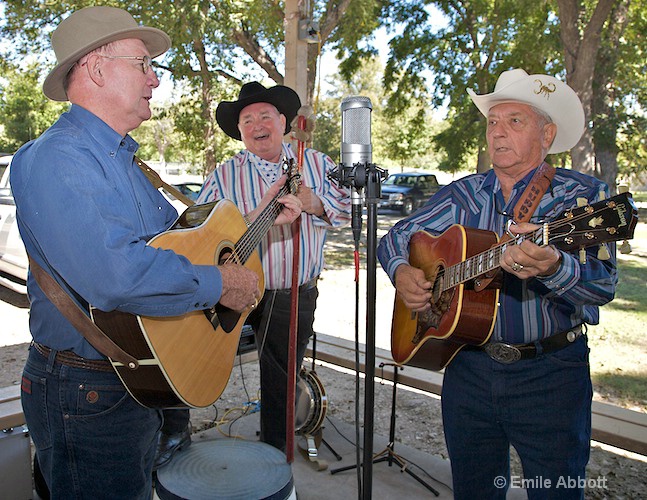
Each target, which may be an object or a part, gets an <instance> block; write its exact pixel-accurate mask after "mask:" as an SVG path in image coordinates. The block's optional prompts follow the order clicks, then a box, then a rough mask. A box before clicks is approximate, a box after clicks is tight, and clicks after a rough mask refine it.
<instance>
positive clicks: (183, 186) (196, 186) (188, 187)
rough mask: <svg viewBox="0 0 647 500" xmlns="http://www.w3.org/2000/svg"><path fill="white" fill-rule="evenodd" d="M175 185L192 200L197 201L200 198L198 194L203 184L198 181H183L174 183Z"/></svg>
mask: <svg viewBox="0 0 647 500" xmlns="http://www.w3.org/2000/svg"><path fill="white" fill-rule="evenodd" d="M173 187H174V188H176V189H177V190H178V191H180V193H182V194H183V195H185V196H188V197H189V198H190V199H191V200H193V201H195V200H197V199H198V194H200V190H201V189H202V184H200V183H198V182H181V183H180V184H173Z"/></svg>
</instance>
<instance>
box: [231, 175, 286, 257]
mask: <svg viewBox="0 0 647 500" xmlns="http://www.w3.org/2000/svg"><path fill="white" fill-rule="evenodd" d="M288 193H289V190H288V189H287V187H285V186H284V187H283V188H282V189H281V191H279V194H278V195H277V196H276V197H275V198H274V199H273V200H272V201H271V202H270V203H269V204H268V205H267V206H266V207H265V208H264V209H263V211H262V212H261V214H260V215H259V216H258V218H257V219H256V220H255V221H254V222H252V224H251V225H250V226H249V228H248V229H247V231H245V234H243V235H242V236H241V238H240V240H238V243H236V255H237V256H238V258H239V259H240V262H241V263H242V264H244V263H245V262H247V259H249V257H250V256H251V255H252V253H254V250H256V248H257V247H258V245H259V243H260V242H261V240H262V239H263V236H265V235H266V234H267V232H268V231H269V230H270V228H271V227H272V225H273V224H274V221H275V220H276V218H277V217H278V215H279V213H280V212H281V208H282V205H281V204H280V203H279V202H278V201H276V200H277V199H278V198H280V197H281V196H285V195H286V194H288Z"/></svg>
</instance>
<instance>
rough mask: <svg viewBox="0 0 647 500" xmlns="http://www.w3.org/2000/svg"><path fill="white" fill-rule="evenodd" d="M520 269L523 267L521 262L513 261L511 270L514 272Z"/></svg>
mask: <svg viewBox="0 0 647 500" xmlns="http://www.w3.org/2000/svg"><path fill="white" fill-rule="evenodd" d="M522 269H523V266H522V265H521V264H517V263H516V262H515V263H514V264H512V270H513V271H514V272H515V273H518V272H519V271H521V270H522Z"/></svg>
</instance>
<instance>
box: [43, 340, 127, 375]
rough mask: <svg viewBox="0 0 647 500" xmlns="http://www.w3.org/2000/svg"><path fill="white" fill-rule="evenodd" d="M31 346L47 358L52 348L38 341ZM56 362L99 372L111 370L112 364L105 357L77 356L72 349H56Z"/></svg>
mask: <svg viewBox="0 0 647 500" xmlns="http://www.w3.org/2000/svg"><path fill="white" fill-rule="evenodd" d="M31 345H32V346H34V348H35V349H36V350H37V351H38V352H39V353H40V354H42V355H43V356H44V357H46V358H49V355H50V353H51V352H52V349H50V348H49V347H47V346H44V345H43V344H39V343H38V342H32V343H31ZM55 360H56V362H57V363H60V364H62V365H65V366H71V367H72V368H84V369H86V370H94V371H100V372H112V371H114V370H113V368H112V364H111V363H110V361H107V360H105V359H88V358H84V357H82V356H79V355H78V354H76V353H75V352H73V351H56V358H55Z"/></svg>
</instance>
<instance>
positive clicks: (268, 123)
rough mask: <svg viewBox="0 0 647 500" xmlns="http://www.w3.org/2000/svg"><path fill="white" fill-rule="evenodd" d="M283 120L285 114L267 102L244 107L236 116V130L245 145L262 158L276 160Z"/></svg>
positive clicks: (282, 131)
mask: <svg viewBox="0 0 647 500" xmlns="http://www.w3.org/2000/svg"><path fill="white" fill-rule="evenodd" d="M285 120H286V119H285V116H284V115H282V114H281V113H279V111H278V110H277V109H276V108H275V107H274V106H273V105H272V104H269V103H267V102H256V103H254V104H250V105H249V106H246V107H244V108H243V109H242V111H241V112H240V115H239V116H238V130H240V137H241V139H242V140H243V143H244V144H245V147H246V148H247V149H249V150H250V151H251V152H252V153H254V154H255V155H257V156H260V157H261V158H263V159H264V160H267V161H271V162H274V163H276V162H278V161H279V159H280V156H281V144H282V142H283V135H284V132H285Z"/></svg>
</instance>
